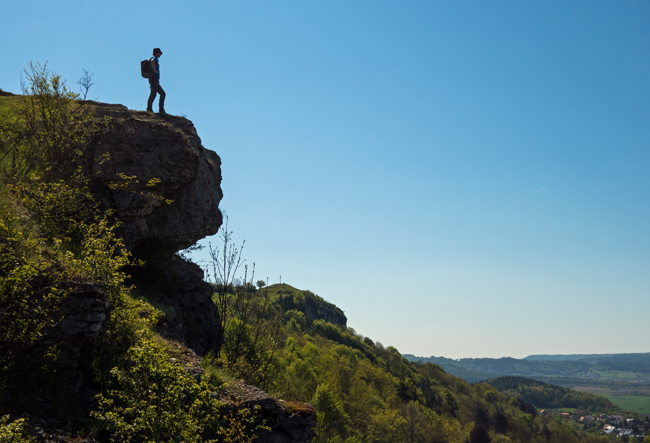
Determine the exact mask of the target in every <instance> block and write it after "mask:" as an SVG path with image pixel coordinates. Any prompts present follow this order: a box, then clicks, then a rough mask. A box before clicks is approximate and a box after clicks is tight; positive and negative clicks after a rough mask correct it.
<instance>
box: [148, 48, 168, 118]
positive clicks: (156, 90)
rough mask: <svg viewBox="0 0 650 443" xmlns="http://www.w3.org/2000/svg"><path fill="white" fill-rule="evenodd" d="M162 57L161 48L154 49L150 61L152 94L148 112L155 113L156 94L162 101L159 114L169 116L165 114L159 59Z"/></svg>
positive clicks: (159, 104) (159, 103)
mask: <svg viewBox="0 0 650 443" xmlns="http://www.w3.org/2000/svg"><path fill="white" fill-rule="evenodd" d="M161 55H162V51H161V50H160V48H154V50H153V57H151V58H150V59H149V64H150V65H151V66H150V71H151V74H150V75H149V85H151V94H149V101H148V102H147V112H153V101H154V99H155V98H156V94H160V99H159V100H158V113H159V114H167V113H166V112H165V91H164V90H163V88H161V87H160V63H158V59H159V58H160V56H161Z"/></svg>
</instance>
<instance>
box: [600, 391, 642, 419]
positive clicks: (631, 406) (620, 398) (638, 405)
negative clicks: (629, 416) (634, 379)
mask: <svg viewBox="0 0 650 443" xmlns="http://www.w3.org/2000/svg"><path fill="white" fill-rule="evenodd" d="M600 395H602V396H604V397H607V398H608V399H609V400H610V401H611V402H612V403H614V404H615V405H616V406H618V407H620V408H623V409H627V410H628V411H632V412H637V413H641V414H650V396H641V395H611V394H607V393H604V392H603V393H601V394H600Z"/></svg>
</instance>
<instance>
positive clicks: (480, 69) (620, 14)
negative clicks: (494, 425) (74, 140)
mask: <svg viewBox="0 0 650 443" xmlns="http://www.w3.org/2000/svg"><path fill="white" fill-rule="evenodd" d="M0 41H2V44H1V45H0V88H2V89H5V90H8V91H11V92H16V93H17V92H19V91H20V78H21V69H22V68H24V67H26V65H27V63H28V62H29V61H30V60H31V61H38V62H45V61H48V62H49V63H48V66H49V67H50V68H51V69H52V70H54V71H56V72H58V73H60V74H61V75H63V77H65V78H66V79H68V84H69V86H72V87H76V85H75V81H76V79H78V78H79V77H80V76H81V73H82V71H81V70H82V68H85V69H87V70H88V71H90V72H92V73H94V74H95V76H94V81H95V85H94V86H93V87H92V88H91V91H90V96H91V98H96V99H98V100H100V101H104V102H108V103H121V104H124V105H126V106H128V107H129V108H132V109H139V110H144V108H145V105H146V99H147V96H148V93H149V91H148V84H147V82H146V80H144V79H142V78H140V74H139V71H138V69H139V66H138V65H139V62H140V60H142V59H144V58H147V57H149V56H150V54H151V51H152V48H153V47H155V46H159V47H160V48H162V50H163V52H164V54H163V56H162V58H161V73H162V77H161V85H162V86H163V87H164V88H165V90H166V91H167V105H166V108H167V111H168V112H169V113H172V114H176V115H185V116H187V117H188V118H189V119H191V120H192V121H193V122H194V124H195V125H196V127H197V130H198V133H199V135H200V136H201V138H202V140H203V144H204V146H205V147H207V148H209V149H212V150H214V151H216V152H217V153H218V154H219V155H220V156H221V158H222V161H223V166H222V169H223V191H224V199H223V201H222V208H223V209H224V210H225V211H226V212H227V213H228V215H229V217H230V227H231V228H232V230H233V231H234V233H235V237H236V239H238V241H241V240H243V239H245V240H246V248H245V254H244V255H245V256H246V257H247V259H248V262H250V263H252V262H255V263H256V268H257V274H256V277H259V278H266V277H268V278H269V282H270V283H276V282H278V280H279V278H280V275H281V276H282V281H283V282H286V283H289V284H291V285H293V286H295V287H298V288H300V289H310V290H311V291H313V292H315V293H317V294H319V295H321V296H322V297H324V298H325V299H327V300H329V301H331V302H333V303H335V304H336V305H338V306H339V307H341V308H342V309H343V310H344V311H345V313H346V315H347V316H348V320H349V321H348V323H349V325H350V326H352V327H353V328H355V330H356V331H357V332H359V333H361V334H363V335H366V336H369V337H370V338H372V339H373V340H377V341H380V342H382V343H383V344H384V345H386V346H388V345H392V346H395V347H397V348H398V349H399V350H400V351H401V352H404V353H413V354H417V355H426V356H429V355H436V356H441V355H442V356H446V357H501V356H512V357H524V356H526V355H528V354H536V353H551V354H561V353H616V352H648V351H650V333H649V332H650V318H649V317H650V316H649V314H648V313H649V312H650V232H649V228H650V209H649V205H648V203H649V200H650V182H649V177H650V175H649V174H648V171H649V169H650V150H649V148H650V2H647V1H614V0H611V1H598V0H594V1H586V0H585V1H565V0H562V1H527V2H522V1H514V0H513V1H490V2H476V1H444V2H443V1H408V2H398V1H379V0H368V1H362V0H359V1H342V0H327V1H325V0H323V1H282V0H278V1H272V2H271V1H234V0H233V1H185V2H180V1H173V2H172V1H164V0H159V1H137V2H136V1H107V2H95V1H90V0H86V1H65V0H59V1H56V2H53V1H49V0H48V1H45V0H44V1H30V0H24V1H21V2H4V4H3V6H2V14H1V16H0ZM212 241H213V243H214V240H212Z"/></svg>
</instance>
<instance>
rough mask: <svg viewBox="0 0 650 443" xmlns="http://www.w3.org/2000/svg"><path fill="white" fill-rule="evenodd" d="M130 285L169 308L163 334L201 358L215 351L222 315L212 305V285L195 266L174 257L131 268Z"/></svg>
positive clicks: (163, 325)
mask: <svg viewBox="0 0 650 443" xmlns="http://www.w3.org/2000/svg"><path fill="white" fill-rule="evenodd" d="M129 274H131V283H133V284H134V285H135V286H136V287H137V289H138V290H139V291H140V292H141V293H142V294H143V295H145V296H147V297H148V298H149V299H153V300H156V301H158V302H160V303H161V304H163V305H165V306H167V307H168V309H169V310H170V313H169V314H166V315H165V318H164V319H163V323H162V324H161V328H160V332H161V334H163V335H164V336H166V337H167V338H171V339H175V340H179V341H182V342H184V343H185V344H186V345H187V346H189V347H190V348H192V349H194V350H195V351H196V352H197V353H198V354H199V355H205V354H207V353H208V351H210V350H214V349H215V348H216V346H217V344H218V342H219V341H220V340H222V338H223V334H222V333H221V330H220V329H219V324H220V323H219V313H218V311H217V308H216V306H215V304H214V303H213V302H212V292H213V290H212V286H210V285H209V284H208V283H206V282H205V281H204V280H203V270H202V269H201V268H200V267H199V266H198V265H196V264H194V263H191V262H188V261H185V260H183V259H182V258H181V257H179V256H177V255H172V256H170V257H169V258H166V259H164V260H150V261H149V262H147V264H146V266H144V267H135V268H132V269H129Z"/></svg>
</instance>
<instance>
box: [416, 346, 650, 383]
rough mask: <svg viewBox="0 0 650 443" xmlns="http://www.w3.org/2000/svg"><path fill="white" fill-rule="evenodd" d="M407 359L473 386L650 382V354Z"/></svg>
mask: <svg viewBox="0 0 650 443" xmlns="http://www.w3.org/2000/svg"><path fill="white" fill-rule="evenodd" d="M404 357H405V358H407V359H409V360H411V361H421V362H431V363H435V364H438V365H440V366H442V367H443V368H444V370H445V371H447V372H449V373H450V374H453V375H456V376H458V377H461V378H464V379H465V380H467V381H468V382H471V383H475V382H479V381H482V380H485V379H488V378H496V377H502V376H508V375H510V376H522V377H530V378H535V379H538V380H540V379H541V380H543V381H548V380H549V379H562V380H563V383H562V384H563V385H567V384H568V385H571V384H573V382H572V381H573V380H580V379H583V380H611V379H628V380H629V381H630V382H632V381H638V382H640V383H648V382H650V353H643V354H591V355H548V356H546V355H531V356H529V357H526V358H525V359H516V358H510V357H504V358H498V359H495V358H461V359H458V360H453V359H450V358H444V357H416V356H414V355H411V354H404ZM567 381H568V382H567Z"/></svg>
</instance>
